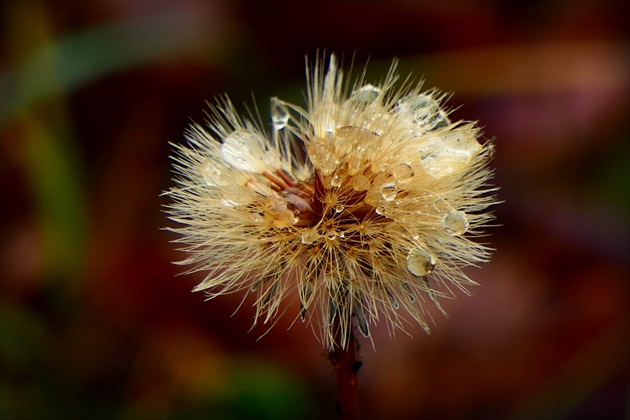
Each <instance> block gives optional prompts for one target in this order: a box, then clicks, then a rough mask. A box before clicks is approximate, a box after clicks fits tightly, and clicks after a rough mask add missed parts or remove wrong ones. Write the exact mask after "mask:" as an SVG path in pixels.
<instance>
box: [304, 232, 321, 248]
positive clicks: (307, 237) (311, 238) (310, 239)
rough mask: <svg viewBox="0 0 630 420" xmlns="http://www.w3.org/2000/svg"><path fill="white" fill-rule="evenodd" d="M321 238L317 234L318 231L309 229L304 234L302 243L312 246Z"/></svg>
mask: <svg viewBox="0 0 630 420" xmlns="http://www.w3.org/2000/svg"><path fill="white" fill-rule="evenodd" d="M320 237H321V236H320V235H319V233H317V229H309V230H307V231H306V232H304V233H302V243H303V244H306V245H311V244H313V243H315V241H317V240H318V239H319V238H320Z"/></svg>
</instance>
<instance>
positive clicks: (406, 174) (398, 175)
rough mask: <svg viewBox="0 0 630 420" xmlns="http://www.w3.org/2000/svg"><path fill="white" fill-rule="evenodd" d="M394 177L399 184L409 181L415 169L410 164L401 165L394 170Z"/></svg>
mask: <svg viewBox="0 0 630 420" xmlns="http://www.w3.org/2000/svg"><path fill="white" fill-rule="evenodd" d="M392 175H393V176H394V179H396V181H398V182H405V181H408V180H409V179H410V178H411V177H412V176H413V175H414V173H413V169H412V168H411V165H409V164H408V163H401V164H399V165H398V166H396V167H395V168H394V169H392Z"/></svg>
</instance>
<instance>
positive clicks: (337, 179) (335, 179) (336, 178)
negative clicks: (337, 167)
mask: <svg viewBox="0 0 630 420" xmlns="http://www.w3.org/2000/svg"><path fill="white" fill-rule="evenodd" d="M341 179H342V177H340V176H339V175H338V174H334V175H333V177H332V178H331V180H330V185H331V186H332V187H341Z"/></svg>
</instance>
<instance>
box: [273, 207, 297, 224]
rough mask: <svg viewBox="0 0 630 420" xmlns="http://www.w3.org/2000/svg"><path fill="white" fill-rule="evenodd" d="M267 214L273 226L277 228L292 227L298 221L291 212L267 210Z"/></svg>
mask: <svg viewBox="0 0 630 420" xmlns="http://www.w3.org/2000/svg"><path fill="white" fill-rule="evenodd" d="M267 213H268V214H269V215H271V217H272V220H273V225H274V226H275V227H277V228H285V227H289V226H292V225H294V224H296V223H297V222H298V221H299V220H300V219H299V217H295V214H294V213H293V212H292V211H291V210H269V211H268V212H267Z"/></svg>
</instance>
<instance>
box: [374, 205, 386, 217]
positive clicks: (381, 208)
mask: <svg viewBox="0 0 630 420" xmlns="http://www.w3.org/2000/svg"><path fill="white" fill-rule="evenodd" d="M374 211H375V212H376V214H380V215H381V216H385V213H386V212H387V210H385V207H384V206H378V207H376V209H375V210H374Z"/></svg>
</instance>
